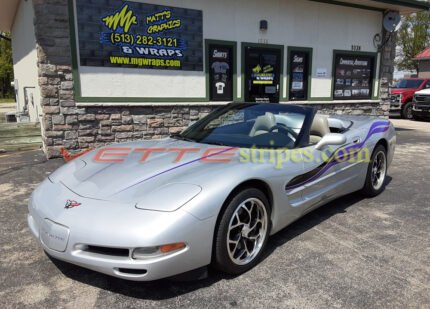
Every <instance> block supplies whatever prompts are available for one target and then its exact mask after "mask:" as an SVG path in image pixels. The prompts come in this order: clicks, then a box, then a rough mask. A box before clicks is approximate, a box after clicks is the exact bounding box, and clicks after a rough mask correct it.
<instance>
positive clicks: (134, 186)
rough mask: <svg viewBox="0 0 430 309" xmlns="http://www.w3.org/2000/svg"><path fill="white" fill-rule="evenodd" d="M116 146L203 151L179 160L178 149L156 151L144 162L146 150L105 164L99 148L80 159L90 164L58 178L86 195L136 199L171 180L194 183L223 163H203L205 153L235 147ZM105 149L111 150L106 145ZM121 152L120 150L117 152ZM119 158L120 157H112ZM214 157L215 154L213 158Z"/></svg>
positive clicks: (182, 143)
mask: <svg viewBox="0 0 430 309" xmlns="http://www.w3.org/2000/svg"><path fill="white" fill-rule="evenodd" d="M111 147H115V148H122V147H124V148H131V149H137V148H166V149H172V148H179V149H181V148H182V149H185V148H196V149H199V151H196V152H192V153H191V152H190V153H186V154H185V155H184V157H183V159H182V160H181V161H179V162H175V159H176V157H177V156H178V152H169V151H162V152H161V151H160V152H153V153H151V155H150V156H149V157H148V158H147V159H146V161H145V162H140V160H141V159H142V157H143V155H144V153H143V152H142V151H127V152H129V155H128V156H124V157H123V158H124V162H121V163H105V162H97V161H96V160H95V157H96V154H97V151H100V150H96V151H93V152H91V153H89V154H87V155H85V156H83V157H82V158H79V159H78V160H83V161H85V162H86V166H85V167H83V168H80V169H76V170H75V171H72V172H68V173H67V174H66V173H65V174H62V175H58V176H57V177H56V178H57V179H58V181H60V182H61V183H63V184H64V185H65V186H66V187H68V188H69V189H70V190H72V191H73V192H75V193H76V194H79V195H81V196H83V197H88V198H95V199H102V200H112V199H114V200H115V199H120V200H121V201H130V202H131V201H136V199H140V198H141V197H142V194H143V193H145V192H146V193H148V192H151V191H152V190H155V189H156V188H158V187H160V186H162V185H165V184H167V183H192V177H191V174H192V173H206V172H207V171H209V170H211V169H213V168H214V167H215V166H216V168H218V169H219V168H220V166H219V164H221V163H206V162H203V161H202V160H201V159H202V156H203V155H204V153H205V152H206V151H207V150H208V149H211V150H212V152H213V153H216V152H225V151H226V150H228V149H232V148H231V147H221V146H214V145H207V144H199V143H191V142H185V141H180V140H175V139H164V140H159V141H145V142H133V143H127V144H121V145H114V146H111ZM102 149H109V147H104V148H102ZM115 152H116V153H119V152H120V151H115ZM110 158H115V159H118V158H120V157H110ZM213 158H214V157H213Z"/></svg>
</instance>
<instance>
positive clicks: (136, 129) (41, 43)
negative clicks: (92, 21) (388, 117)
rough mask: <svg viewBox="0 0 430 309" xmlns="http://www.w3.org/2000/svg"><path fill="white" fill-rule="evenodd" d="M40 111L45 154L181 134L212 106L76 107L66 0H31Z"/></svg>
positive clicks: (368, 106)
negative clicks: (191, 122)
mask: <svg viewBox="0 0 430 309" xmlns="http://www.w3.org/2000/svg"><path fill="white" fill-rule="evenodd" d="M33 4H34V9H35V31H36V41H37V44H38V47H37V52H38V66H39V84H40V89H41V105H42V109H43V114H44V115H43V121H42V137H43V142H44V150H45V153H46V155H47V157H48V158H52V157H57V156H60V149H61V148H63V147H64V148H66V149H67V150H69V151H78V150H82V149H86V148H89V147H97V146H101V145H104V144H109V143H114V142H125V141H130V140H136V139H151V138H159V137H163V136H166V135H168V134H172V133H177V132H180V131H181V130H182V129H184V128H185V127H186V126H187V125H188V124H189V122H190V121H194V120H197V119H199V118H201V117H203V116H205V115H207V114H208V113H209V112H210V111H211V110H212V109H213V108H215V107H216V105H211V106H208V105H204V106H195V105H190V106H171V105H168V106H167V105H166V106H150V105H148V106H147V107H146V106H135V107H133V106H128V107H124V106H118V107H102V106H99V107H97V106H94V107H79V106H77V105H76V102H75V101H74V92H73V75H72V57H71V47H70V37H69V16H68V6H67V1H66V0H33ZM315 105H316V106H317V107H318V108H319V109H320V111H321V112H322V113H337V114H355V115H360V114H366V115H375V116H381V115H383V112H382V110H381V108H380V105H379V103H364V104H363V103H350V104H332V103H324V104H315Z"/></svg>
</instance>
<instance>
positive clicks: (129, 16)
mask: <svg viewBox="0 0 430 309" xmlns="http://www.w3.org/2000/svg"><path fill="white" fill-rule="evenodd" d="M102 21H103V23H104V24H105V26H106V27H108V28H109V29H111V30H113V31H116V30H117V29H118V27H121V28H122V29H124V32H125V33H128V31H129V30H130V28H131V26H133V25H137V17H136V15H134V14H133V11H132V10H129V8H128V5H127V4H126V5H124V6H123V7H122V9H120V11H118V12H115V13H114V14H112V15H108V16H106V17H104V18H102Z"/></svg>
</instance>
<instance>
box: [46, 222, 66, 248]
mask: <svg viewBox="0 0 430 309" xmlns="http://www.w3.org/2000/svg"><path fill="white" fill-rule="evenodd" d="M40 240H41V241H42V242H43V244H45V246H47V247H48V248H49V249H52V250H55V251H59V252H64V251H65V250H66V248H67V242H68V241H69V229H68V228H67V227H65V226H63V225H59V224H57V223H55V222H52V221H51V220H48V219H45V220H44V221H43V223H42V226H41V227H40Z"/></svg>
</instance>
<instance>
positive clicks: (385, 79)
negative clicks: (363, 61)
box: [380, 30, 397, 117]
mask: <svg viewBox="0 0 430 309" xmlns="http://www.w3.org/2000/svg"><path fill="white" fill-rule="evenodd" d="M388 35H389V33H387V32H386V31H385V30H384V31H383V37H384V38H385V37H387V36H388ZM396 43H397V42H396V35H395V34H392V35H391V36H390V39H389V40H388V42H387V43H386V44H385V46H384V47H383V48H382V50H381V71H380V74H381V77H380V79H381V86H380V98H381V110H382V112H383V114H384V116H387V117H388V114H389V112H390V93H389V87H390V84H391V83H392V82H393V75H394V65H395V59H396Z"/></svg>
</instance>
